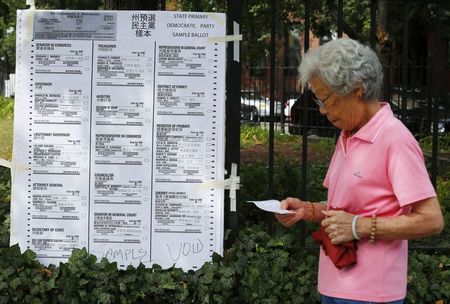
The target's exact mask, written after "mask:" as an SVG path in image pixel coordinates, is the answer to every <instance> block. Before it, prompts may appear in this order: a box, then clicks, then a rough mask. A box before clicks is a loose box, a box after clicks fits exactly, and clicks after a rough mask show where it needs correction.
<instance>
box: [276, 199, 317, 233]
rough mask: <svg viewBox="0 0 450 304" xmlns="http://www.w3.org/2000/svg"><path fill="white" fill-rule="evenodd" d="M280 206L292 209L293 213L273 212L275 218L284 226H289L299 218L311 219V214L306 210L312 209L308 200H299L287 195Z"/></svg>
mask: <svg viewBox="0 0 450 304" xmlns="http://www.w3.org/2000/svg"><path fill="white" fill-rule="evenodd" d="M281 208H282V209H286V210H292V211H294V212H295V213H290V214H275V217H276V219H277V220H278V221H279V222H280V223H281V225H283V226H284V227H291V226H292V225H294V224H295V223H297V222H298V221H300V220H305V219H311V217H312V215H311V214H308V210H309V209H312V207H311V203H310V202H305V201H302V200H299V199H298V198H293V197H288V198H286V199H284V200H282V201H281Z"/></svg>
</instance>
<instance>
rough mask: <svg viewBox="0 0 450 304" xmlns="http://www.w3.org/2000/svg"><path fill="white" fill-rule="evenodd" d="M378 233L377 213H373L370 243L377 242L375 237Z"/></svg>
mask: <svg viewBox="0 0 450 304" xmlns="http://www.w3.org/2000/svg"><path fill="white" fill-rule="evenodd" d="M376 235H377V215H376V214H372V226H371V227H370V237H369V243H371V244H373V243H375V237H376Z"/></svg>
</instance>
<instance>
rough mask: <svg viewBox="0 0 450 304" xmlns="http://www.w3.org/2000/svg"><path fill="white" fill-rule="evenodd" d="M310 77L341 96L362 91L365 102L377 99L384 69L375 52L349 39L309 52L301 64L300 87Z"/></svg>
mask: <svg viewBox="0 0 450 304" xmlns="http://www.w3.org/2000/svg"><path fill="white" fill-rule="evenodd" d="M312 77H319V78H320V79H321V80H322V81H324V82H325V83H326V84H327V85H328V86H329V87H330V88H331V89H332V90H333V91H334V92H336V93H338V94H340V95H347V94H350V93H352V92H353V91H354V90H356V89H357V88H359V87H361V88H362V89H363V91H364V93H363V98H364V100H373V99H376V98H378V97H379V95H380V91H381V85H382V81H383V69H382V67H381V63H380V60H379V59H378V56H377V55H376V54H375V52H374V51H373V50H372V49H370V48H369V47H367V46H364V45H362V44H361V43H359V42H358V41H356V40H353V39H350V38H339V39H337V40H333V41H330V42H328V43H325V44H324V45H322V46H320V47H318V48H314V49H310V50H309V51H308V52H307V53H306V54H305V56H304V58H303V60H302V63H301V64H300V80H301V82H302V84H303V87H306V84H307V83H308V81H309V80H310V79H311V78H312Z"/></svg>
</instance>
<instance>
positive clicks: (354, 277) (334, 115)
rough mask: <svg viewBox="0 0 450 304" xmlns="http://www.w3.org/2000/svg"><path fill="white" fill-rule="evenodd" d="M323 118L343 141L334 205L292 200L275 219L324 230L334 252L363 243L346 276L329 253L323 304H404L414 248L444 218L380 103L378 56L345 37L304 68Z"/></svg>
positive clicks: (333, 166) (324, 260)
mask: <svg viewBox="0 0 450 304" xmlns="http://www.w3.org/2000/svg"><path fill="white" fill-rule="evenodd" d="M300 74H301V81H302V83H303V85H304V87H305V85H307V84H308V85H309V87H310V89H311V91H312V93H314V95H315V97H314V100H315V102H316V103H317V105H318V106H319V110H320V113H321V114H323V115H326V117H327V119H328V120H329V121H330V122H331V123H332V124H333V125H334V126H335V127H337V128H339V129H341V130H342V131H341V134H340V136H339V139H338V141H337V144H336V147H335V151H334V154H333V157H332V159H331V163H330V165H329V168H328V172H327V174H326V177H325V180H324V182H323V185H324V186H325V187H326V188H327V189H328V202H327V203H324V202H307V201H302V200H300V199H297V198H290V197H289V198H286V199H285V200H283V201H282V208H284V209H290V210H293V211H295V212H294V213H291V214H287V215H276V217H277V219H278V221H279V222H280V223H281V224H282V225H284V226H286V227H289V226H292V225H294V224H295V223H296V222H298V221H300V220H306V221H313V222H317V223H321V225H322V226H323V228H324V230H325V232H326V234H325V235H328V237H329V238H330V239H331V243H332V244H333V245H337V246H339V245H342V244H345V243H347V242H349V241H353V240H356V241H357V262H356V264H354V265H351V266H346V267H344V268H342V269H339V268H337V267H336V266H335V264H333V262H332V261H331V259H330V257H329V256H327V255H326V254H325V253H324V251H323V249H322V250H321V253H320V262H319V278H318V290H319V293H320V294H321V297H322V303H325V304H327V303H368V302H370V303H396V304H397V303H403V299H404V298H405V296H406V282H407V261H408V258H407V254H408V247H407V246H408V242H407V240H409V239H416V238H422V237H426V236H430V235H433V234H439V233H440V232H441V231H442V229H443V225H444V224H443V223H444V222H443V217H442V213H441V209H440V206H439V202H438V200H437V199H436V193H435V191H434V188H433V186H432V184H431V182H430V180H429V176H428V173H427V170H426V168H425V165H424V159H423V155H422V152H421V150H420V148H419V145H418V143H417V141H416V140H415V138H414V136H413V135H412V134H411V133H410V132H409V131H408V129H407V128H406V127H405V126H404V125H403V124H402V123H401V122H400V121H399V120H398V119H396V118H395V117H394V115H393V113H392V110H391V108H390V106H389V104H387V103H384V102H380V101H379V100H378V96H379V93H380V90H381V83H382V78H383V73H382V68H381V64H380V61H379V59H378V57H377V55H376V54H375V53H374V52H373V51H372V50H371V49H370V48H368V47H366V46H364V45H362V44H360V43H359V42H357V41H355V40H352V39H348V38H341V39H337V40H335V41H332V42H329V43H327V44H325V45H322V46H321V47H319V48H316V49H311V50H310V51H309V52H308V53H307V54H305V57H304V59H303V61H302V64H301V66H300Z"/></svg>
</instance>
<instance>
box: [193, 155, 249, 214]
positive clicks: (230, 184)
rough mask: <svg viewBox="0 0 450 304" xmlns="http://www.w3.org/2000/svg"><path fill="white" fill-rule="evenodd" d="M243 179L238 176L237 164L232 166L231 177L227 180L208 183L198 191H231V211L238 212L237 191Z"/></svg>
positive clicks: (202, 185) (198, 187)
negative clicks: (211, 189) (212, 189)
mask: <svg viewBox="0 0 450 304" xmlns="http://www.w3.org/2000/svg"><path fill="white" fill-rule="evenodd" d="M240 182H241V178H240V177H239V176H237V164H234V163H233V164H231V174H230V177H229V178H227V179H225V180H219V181H207V182H204V183H202V184H200V185H198V186H197V187H195V188H196V189H210V188H215V189H230V211H232V212H236V190H239V186H240Z"/></svg>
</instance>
